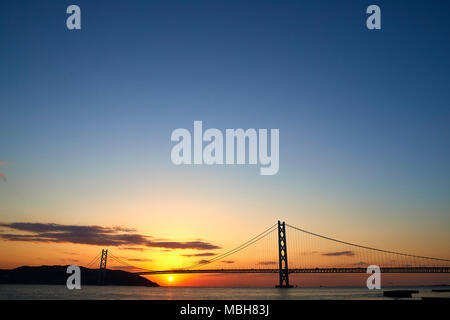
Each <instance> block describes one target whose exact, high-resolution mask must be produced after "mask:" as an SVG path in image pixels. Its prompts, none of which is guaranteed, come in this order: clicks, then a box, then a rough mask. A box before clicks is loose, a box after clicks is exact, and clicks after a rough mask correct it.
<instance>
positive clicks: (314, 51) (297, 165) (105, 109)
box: [0, 1, 450, 239]
mask: <svg viewBox="0 0 450 320" xmlns="http://www.w3.org/2000/svg"><path fill="white" fill-rule="evenodd" d="M70 4H77V5H79V6H80V7H81V10H82V30H81V31H69V30H67V29H66V27H65V19H66V17H67V15H66V14H65V8H66V7H67V6H68V5H70ZM371 4H378V5H379V6H380V7H381V12H382V30H379V31H369V30H367V29H366V26H365V19H366V17H367V15H366V13H365V9H366V8H367V6H368V5H371ZM449 9H450V4H449V2H448V1H412V2H409V1H281V2H278V1H277V2H275V1H170V2H168V1H39V2H37V1H14V2H12V1H9V2H6V1H4V2H2V3H1V4H0V47H1V50H0V112H1V118H2V125H1V126H0V161H6V162H8V165H6V166H2V168H1V172H4V173H5V174H6V175H7V177H8V184H3V185H2V186H0V202H1V203H2V205H1V206H2V207H3V208H1V210H2V211H1V214H2V215H3V218H4V219H3V220H8V221H15V220H40V219H45V220H47V221H48V220H52V219H60V220H61V221H64V219H68V220H70V219H72V220H74V221H75V222H83V223H85V222H86V223H87V222H90V220H89V219H90V218H89V215H88V214H86V215H85V216H82V218H80V219H78V218H74V215H75V213H73V212H71V213H70V214H68V215H67V217H66V218H63V217H60V216H58V215H57V214H56V213H55V214H49V213H48V212H50V211H52V210H54V211H55V212H57V211H58V210H59V209H61V208H63V206H64V204H66V205H73V204H75V203H76V207H77V208H83V207H86V208H87V207H89V205H91V204H92V202H95V201H114V199H117V198H116V197H117V196H118V195H122V196H123V197H124V198H126V197H127V196H132V195H129V194H128V193H127V192H131V191H129V190H134V191H136V190H146V192H147V191H148V190H147V188H150V189H152V191H151V192H156V193H158V192H161V194H170V193H171V192H174V193H175V194H177V192H179V193H180V194H181V193H182V192H183V190H182V189H181V188H180V189H178V186H180V185H182V184H188V185H190V186H196V187H194V188H192V190H190V191H189V192H190V193H192V196H193V198H194V199H197V197H198V198H199V199H201V195H202V194H203V195H205V194H206V195H207V196H208V197H210V198H213V199H218V200H217V201H218V202H220V203H227V202H232V203H234V204H235V207H233V208H234V209H236V208H238V207H239V206H241V208H243V209H242V210H243V211H244V209H245V208H249V207H252V206H253V205H254V204H258V205H257V208H259V206H261V204H260V202H261V201H263V200H262V199H267V197H270V200H267V202H268V204H267V206H268V208H265V209H264V210H260V211H261V212H259V213H258V214H256V213H255V214H254V215H252V214H250V213H249V217H248V220H249V221H252V220H254V219H256V218H258V217H259V218H260V219H261V225H264V226H265V225H266V224H267V223H266V222H268V221H272V220H274V219H276V218H277V217H279V216H280V215H284V216H287V219H288V218H289V219H290V220H291V221H292V220H294V221H298V222H299V223H300V222H302V223H303V222H305V220H306V223H309V224H310V225H312V226H314V227H320V222H319V221H317V222H316V221H315V220H313V219H312V218H311V217H310V216H309V213H308V212H309V211H307V210H311V212H316V214H317V215H318V219H319V218H320V219H322V220H323V219H325V220H327V221H331V222H333V223H342V224H345V223H347V224H349V223H352V221H353V222H354V223H359V224H361V225H363V224H364V223H367V222H368V221H370V220H371V219H372V217H373V214H375V213H376V214H377V217H380V220H382V221H385V222H383V223H381V224H382V225H383V226H384V227H388V226H392V225H393V226H394V227H392V228H395V226H398V227H400V228H404V232H410V231H411V229H408V226H413V227H411V228H415V227H417V226H419V225H423V226H424V228H427V227H428V228H429V230H428V231H427V232H426V233H424V237H425V235H429V234H430V233H432V232H433V231H435V230H438V229H439V228H442V230H448V227H449V226H450V220H449V212H450V200H449V199H450V197H449V193H450V182H449V181H450V170H449V163H450V145H449V138H450V129H449V128H450V126H449V120H450V108H449V101H450V88H449V86H450V62H449V58H448V57H449V56H450V44H449V41H448V39H449V38H450V22H449V20H448V13H449V12H450V10H449ZM194 120H203V122H204V124H205V125H206V127H214V128H219V129H222V130H225V129H226V128H240V127H241V128H244V129H245V128H279V129H280V171H279V173H278V174H277V175H276V176H272V177H261V176H260V175H259V169H258V166H245V167H236V168H231V167H228V166H224V167H208V166H203V167H175V166H174V165H173V164H172V163H171V161H170V149H171V147H172V144H171V143H170V134H171V132H172V130H174V129H176V128H180V127H184V128H188V129H190V130H192V126H193V121H194ZM167 181H170V183H168V182H167ZM129 188H131V189H129ZM153 188H154V189H153ZM196 188H198V189H196ZM155 190H159V191H155ZM161 190H162V191H161ZM196 190H198V193H196ZM142 192H143V196H144V194H145V192H144V191H142ZM148 192H150V191H148ZM92 193H97V194H98V197H99V199H101V200H98V199H97V200H95V199H91V198H90V197H89V195H90V194H92ZM243 194H245V196H244V195H243ZM77 195H78V196H77ZM266 196H267V197H266ZM161 197H163V196H161ZM62 198H63V199H66V200H67V201H66V202H63V201H62V200H61V199H62ZM305 203H306V204H305ZM214 205H217V202H214V201H212V203H211V206H214ZM302 205H304V206H305V207H301V206H302ZM93 208H96V206H93ZM191 209H192V210H194V209H195V208H191ZM299 209H300V211H302V212H303V213H302V214H301V215H300V216H299V214H298V211H299ZM86 210H87V209H86ZM283 210H284V213H280V211H283ZM348 210H350V211H353V213H349V212H348ZM148 211H149V212H152V210H151V209H148ZM257 211H259V210H257V209H255V212H257ZM276 211H277V213H275V212H276ZM39 212H46V213H45V214H43V216H41V214H40V213H39ZM152 214H153V215H157V213H152ZM227 214H228V215H229V218H230V220H235V219H238V218H239V217H240V216H241V215H242V213H241V212H238V213H230V212H228V213H227ZM311 215H313V214H312V213H311ZM102 217H103V218H106V217H107V214H106V213H103V215H102ZM343 217H344V219H343V220H342V218H343ZM77 219H78V220H77ZM132 219H133V218H131V220H132ZM136 219H137V218H136ZM210 219H211V221H212V220H214V219H219V218H218V217H217V216H215V213H214V212H212V213H211V215H210ZM220 219H224V218H223V217H221V218H220ZM308 219H310V220H308ZM408 219H410V220H408ZM178 220H182V219H180V218H178ZM123 221H124V220H120V219H119V222H121V223H122V222H123ZM132 221H133V220H132ZM405 221H410V222H411V224H408V223H406V226H404V222H405ZM133 223H134V224H137V223H138V222H133ZM257 227H258V228H259V226H257ZM257 227H256V226H255V228H256V229H258V228H257ZM330 228H331V227H330ZM436 228H437V229H436ZM445 237H446V238H445V239H449V238H450V235H449V234H448V233H446V234H445Z"/></svg>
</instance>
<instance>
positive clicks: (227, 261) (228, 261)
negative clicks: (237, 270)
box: [220, 260, 234, 264]
mask: <svg viewBox="0 0 450 320" xmlns="http://www.w3.org/2000/svg"><path fill="white" fill-rule="evenodd" d="M220 262H223V263H228V264H230V263H234V261H230V260H225V261H220Z"/></svg>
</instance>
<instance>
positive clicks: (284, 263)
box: [276, 221, 292, 288]
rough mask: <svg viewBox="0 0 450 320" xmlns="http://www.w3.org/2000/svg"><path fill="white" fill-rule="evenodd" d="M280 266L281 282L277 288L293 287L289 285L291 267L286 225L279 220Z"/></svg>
mask: <svg viewBox="0 0 450 320" xmlns="http://www.w3.org/2000/svg"><path fill="white" fill-rule="evenodd" d="M278 263H279V264H278V266H279V272H280V284H279V285H277V286H276V287H277V288H292V286H291V285H289V268H288V260H287V242H286V225H285V223H284V221H283V222H280V221H278Z"/></svg>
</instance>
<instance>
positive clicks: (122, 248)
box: [119, 247, 145, 251]
mask: <svg viewBox="0 0 450 320" xmlns="http://www.w3.org/2000/svg"><path fill="white" fill-rule="evenodd" d="M119 249H120V250H134V251H144V250H145V248H139V247H120V248H119Z"/></svg>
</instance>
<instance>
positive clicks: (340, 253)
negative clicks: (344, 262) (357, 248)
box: [322, 251, 355, 257]
mask: <svg viewBox="0 0 450 320" xmlns="http://www.w3.org/2000/svg"><path fill="white" fill-rule="evenodd" d="M322 255H323V256H327V257H339V256H347V257H353V256H354V255H355V253H354V252H353V251H336V252H327V253H322Z"/></svg>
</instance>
